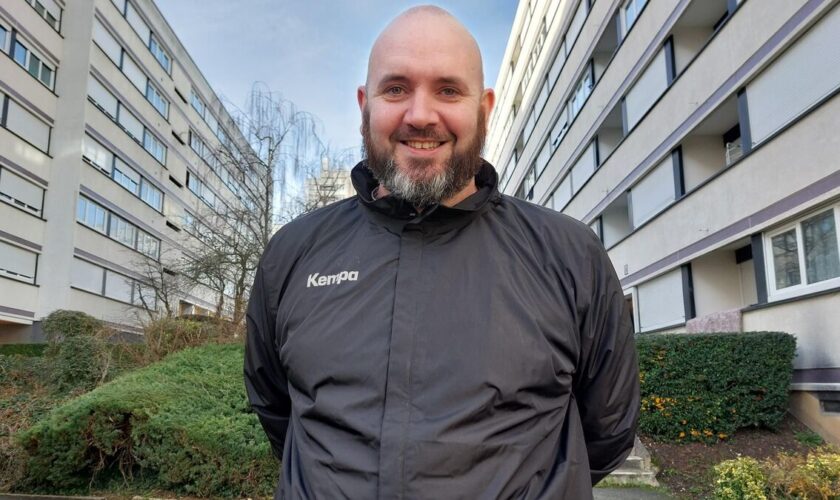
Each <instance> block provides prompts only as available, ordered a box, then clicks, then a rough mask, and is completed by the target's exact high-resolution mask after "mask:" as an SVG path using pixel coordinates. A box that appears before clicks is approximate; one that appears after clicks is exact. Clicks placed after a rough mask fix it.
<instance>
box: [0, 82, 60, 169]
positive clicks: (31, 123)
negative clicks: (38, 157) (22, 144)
mask: <svg viewBox="0 0 840 500" xmlns="http://www.w3.org/2000/svg"><path fill="white" fill-rule="evenodd" d="M4 100H5V102H3V101H4ZM0 105H3V106H5V108H6V114H5V116H0V125H2V126H3V128H5V129H7V130H9V131H10V132H12V133H13V134H15V135H16V136H18V137H20V138H21V139H23V140H24V141H26V142H27V143H29V144H30V145H32V146H34V147H36V148H37V149H39V150H40V151H41V152H43V153H45V154H46V153H47V151H49V145H50V132H51V129H50V127H49V125H47V124H46V123H44V122H42V121H41V120H40V119H38V118H37V117H35V115H34V114H32V113H30V112H29V111H28V110H27V109H25V108H24V107H23V106H21V105H20V104H18V103H17V102H15V101H13V100H11V99H10V98H9V97H8V96H4V95H3V93H2V92H0Z"/></svg>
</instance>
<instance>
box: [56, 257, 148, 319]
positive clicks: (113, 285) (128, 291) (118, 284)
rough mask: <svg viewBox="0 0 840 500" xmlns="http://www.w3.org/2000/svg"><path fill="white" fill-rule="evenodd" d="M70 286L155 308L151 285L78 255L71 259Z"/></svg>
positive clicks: (124, 301)
mask: <svg viewBox="0 0 840 500" xmlns="http://www.w3.org/2000/svg"><path fill="white" fill-rule="evenodd" d="M70 286H72V287H73V288H76V289H78V290H84V291H86V292H90V293H93V294H96V295H100V296H103V297H108V298H109V299H113V300H117V301H120V302H123V303H126V304H133V305H136V306H142V307H146V308H148V309H151V310H155V309H157V301H156V300H155V296H154V293H153V292H152V291H151V287H148V286H146V285H144V284H143V283H142V282H140V281H137V280H135V279H133V278H129V277H128V276H125V275H122V274H120V273H117V272H114V271H111V270H110V269H105V268H103V267H99V266H97V265H95V264H91V263H90V262H88V261H85V260H82V259H79V258H78V257H76V258H74V259H73V266H72V268H71V270H70Z"/></svg>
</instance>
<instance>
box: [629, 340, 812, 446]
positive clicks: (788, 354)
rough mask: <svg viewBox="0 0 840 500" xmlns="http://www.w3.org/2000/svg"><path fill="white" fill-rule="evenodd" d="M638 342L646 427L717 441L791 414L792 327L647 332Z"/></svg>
mask: <svg viewBox="0 0 840 500" xmlns="http://www.w3.org/2000/svg"><path fill="white" fill-rule="evenodd" d="M636 348H637V349H638V352H639V370H640V379H641V396H642V401H641V416H640V422H639V430H640V432H642V433H643V434H647V435H649V436H651V437H652V438H654V439H659V440H664V441H701V442H707V443H711V442H715V441H717V440H719V439H726V438H727V437H728V436H729V435H731V434H732V433H733V432H734V431H735V430H737V429H739V428H742V427H750V426H753V427H758V426H762V427H767V428H771V429H775V428H777V427H778V425H779V424H780V423H781V420H782V418H783V417H784V414H785V411H786V409H787V401H788V387H789V385H790V381H791V376H792V373H793V367H792V361H793V356H794V353H795V348H796V343H795V339H794V337H793V336H792V335H789V334H786V333H778V332H746V333H724V334H662V335H645V336H641V337H639V338H638V339H637V341H636Z"/></svg>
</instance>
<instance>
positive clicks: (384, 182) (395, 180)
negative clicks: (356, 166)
mask: <svg viewBox="0 0 840 500" xmlns="http://www.w3.org/2000/svg"><path fill="white" fill-rule="evenodd" d="M483 118H484V117H483V115H482V114H481V113H479V114H478V127H477V130H478V134H477V135H476V137H475V138H473V141H472V143H470V144H469V145H468V147H467V149H466V151H464V152H463V153H457V152H453V153H452V157H451V158H450V159H449V161H448V162H447V164H446V165H445V168H443V169H442V171H441V172H440V173H438V174H436V175H435V176H433V177H431V178H429V179H423V180H415V179H412V178H411V176H410V175H409V171H410V170H413V169H415V168H423V164H422V163H423V161H422V160H418V163H417V164H414V165H404V167H407V169H408V171H407V169H406V168H399V166H398V165H397V163H396V161H395V160H394V158H393V156H391V155H390V154H381V153H380V152H379V151H377V150H376V148H375V147H374V146H373V141H372V138H371V136H370V121H369V120H370V117H369V114H368V112H367V110H365V112H364V113H363V115H362V138H363V140H364V143H363V151H362V153H363V155H365V156H367V166H368V169H370V171H371V173H372V174H373V176H374V178H376V180H378V181H379V184H380V185H381V186H382V187H384V188H385V189H387V190H388V191H389V192H390V193H391V195H392V196H395V197H397V198H400V199H403V200H405V201H407V202H409V203H411V204H412V205H414V206H415V207H417V208H418V209H422V208H423V207H427V206H430V205H435V204H438V203H440V202H441V201H443V200H446V199H449V198H452V197H453V196H455V195H456V194H458V193H459V192H460V191H461V190H462V189H464V188H465V187H466V186H467V184H468V183H469V182H470V180H471V179H473V178H474V177H475V175H476V174H477V173H478V171H479V169H480V168H481V165H482V163H483V162H482V159H481V150H482V149H483V148H484V139H485V135H486V131H485V121H484V119H483Z"/></svg>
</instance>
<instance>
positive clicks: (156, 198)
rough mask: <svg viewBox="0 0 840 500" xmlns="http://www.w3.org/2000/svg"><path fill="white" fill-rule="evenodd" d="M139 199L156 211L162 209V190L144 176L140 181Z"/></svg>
mask: <svg viewBox="0 0 840 500" xmlns="http://www.w3.org/2000/svg"><path fill="white" fill-rule="evenodd" d="M140 199H141V200H143V201H145V202H146V203H147V204H148V205H149V206H150V207H152V208H154V209H155V210H157V211H158V212H160V211H162V210H163V192H162V191H161V190H160V189H158V188H156V187H154V186H153V185H151V184H150V183H149V181H148V180H146V179H145V178H144V179H141V181H140Z"/></svg>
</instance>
